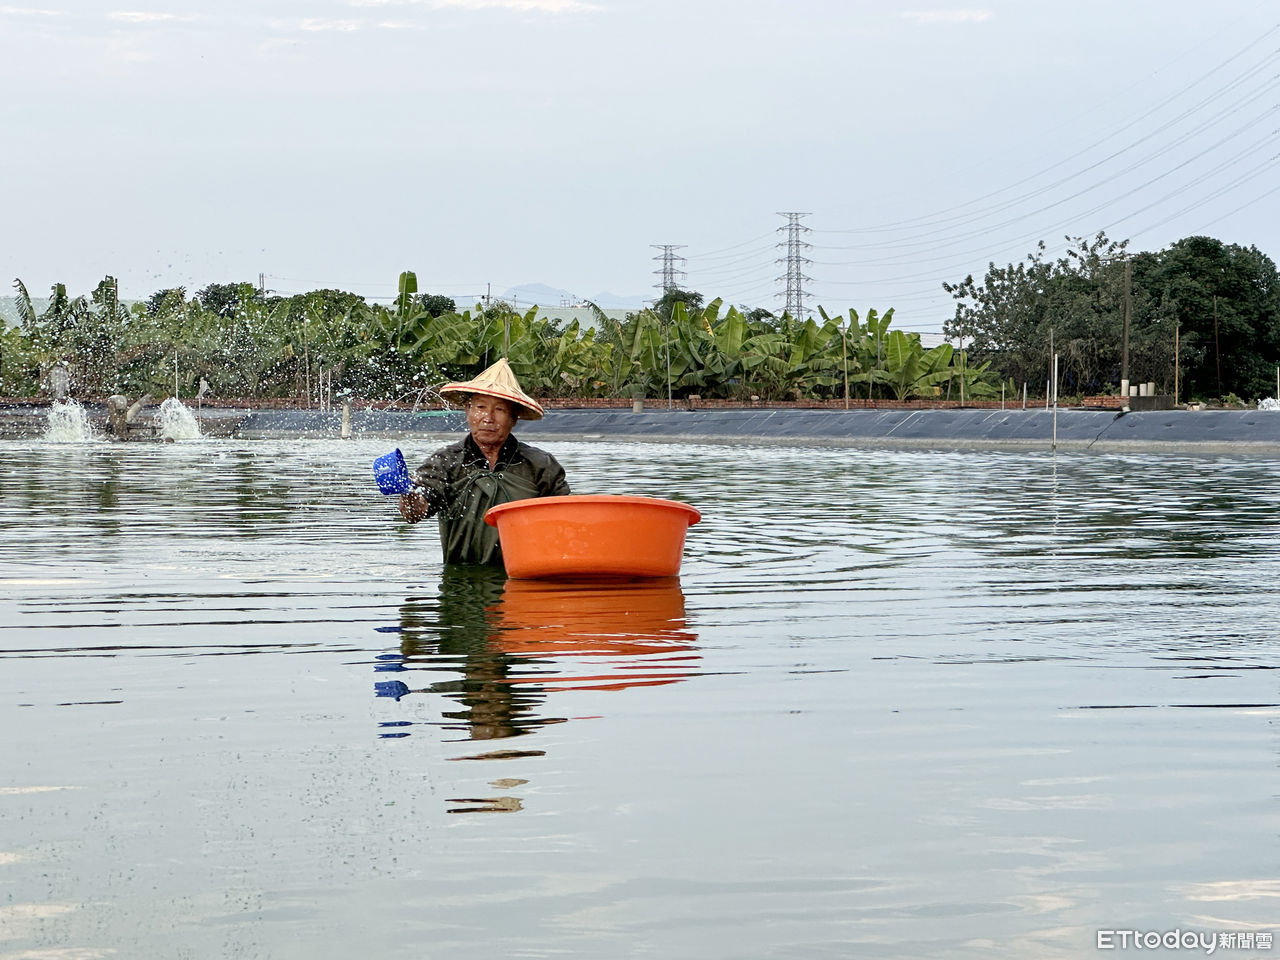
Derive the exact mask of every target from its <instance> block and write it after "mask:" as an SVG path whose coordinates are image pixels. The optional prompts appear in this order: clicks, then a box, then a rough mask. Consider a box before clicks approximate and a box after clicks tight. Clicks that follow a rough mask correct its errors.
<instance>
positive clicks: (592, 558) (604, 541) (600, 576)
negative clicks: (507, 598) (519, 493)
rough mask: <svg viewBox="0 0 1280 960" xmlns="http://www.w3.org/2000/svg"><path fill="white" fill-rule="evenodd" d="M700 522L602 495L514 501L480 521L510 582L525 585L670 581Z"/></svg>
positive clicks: (668, 504) (670, 508)
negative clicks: (498, 546)
mask: <svg viewBox="0 0 1280 960" xmlns="http://www.w3.org/2000/svg"><path fill="white" fill-rule="evenodd" d="M701 519H702V514H700V513H698V511H697V510H695V509H694V508H693V507H691V506H689V505H688V504H687V503H680V502H678V501H676V500H660V499H657V498H656V497H627V496H609V495H603V494H596V495H590V496H569V497H539V498H536V499H532V500H515V501H513V502H511V503H503V504H499V505H498V506H496V507H493V508H492V509H490V510H489V512H488V513H486V514H485V515H484V520H485V523H488V524H489V525H491V526H494V527H497V528H498V539H499V541H501V543H502V559H503V562H504V563H505V564H506V567H507V575H508V576H510V577H515V578H517V579H525V580H542V579H573V580H583V579H588V580H626V579H632V578H638V577H674V576H675V575H676V574H678V573H679V572H680V558H681V555H682V554H683V553H684V535H685V532H686V531H687V530H688V529H689V527H690V525H691V524H695V523H697V522H698V521H699V520H701Z"/></svg>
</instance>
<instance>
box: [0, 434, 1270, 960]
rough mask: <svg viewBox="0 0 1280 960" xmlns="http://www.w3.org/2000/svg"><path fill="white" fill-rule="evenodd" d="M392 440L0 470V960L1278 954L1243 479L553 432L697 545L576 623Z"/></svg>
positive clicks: (1034, 460)
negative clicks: (441, 533)
mask: <svg viewBox="0 0 1280 960" xmlns="http://www.w3.org/2000/svg"><path fill="white" fill-rule="evenodd" d="M418 443H421V444H422V448H421V449H417V448H414V447H413V445H414V444H418ZM392 445H393V443H392V442H390V441H375V440H355V441H351V442H347V443H341V442H338V441H293V442H283V441H279V442H278V441H263V442H256V443H248V442H238V441H195V442H190V443H178V444H165V445H160V444H155V445H151V444H109V443H103V442H98V443H78V444H52V443H40V442H32V443H11V444H7V445H4V446H0V730H2V731H3V736H2V737H0V958H2V960H17V958H41V960H96V958H99V957H130V958H152V957H155V958H249V957H253V958H258V957H262V958H346V957H356V956H378V957H386V958H424V957H425V958H437V957H438V958H448V960H465V958H473V957H474V958H482V957H483V958H491V957H583V958H587V957H592V958H597V957H600V958H602V957H655V958H685V957H689V958H692V957H699V958H708V957H711V958H720V957H723V958H765V957H779V958H781V957H804V958H808V957H886V958H888V957H893V958H915V957H964V958H968V957H973V958H977V957H1011V958H1013V957H1030V958H1037V957H1080V956H1091V955H1093V954H1094V953H1095V951H1096V950H1097V946H1098V936H1099V933H1098V931H1099V930H1103V931H1107V930H1116V931H1135V930H1136V931H1140V932H1161V933H1163V932H1166V931H1174V930H1181V931H1196V932H1202V933H1205V934H1206V935H1212V936H1213V937H1215V938H1216V937H1218V936H1219V935H1222V936H1223V937H1226V936H1230V937H1231V938H1232V940H1231V941H1230V942H1231V944H1232V946H1231V947H1229V948H1228V947H1225V946H1224V947H1223V948H1222V949H1220V950H1219V951H1218V955H1219V956H1223V955H1225V956H1235V957H1240V956H1255V955H1263V956H1265V955H1270V953H1271V951H1270V950H1265V949H1264V948H1262V944H1264V943H1265V942H1266V938H1267V937H1270V936H1273V935H1274V933H1280V879H1277V876H1278V874H1277V864H1278V863H1280V836H1278V833H1280V816H1278V814H1280V776H1278V773H1277V761H1278V760H1280V736H1278V734H1280V728H1278V726H1277V721H1278V719H1280V689H1277V681H1278V679H1280V673H1277V672H1276V668H1277V667H1280V636H1278V632H1280V629H1278V626H1277V625H1278V624H1280V596H1278V594H1277V590H1276V584H1277V582H1280V519H1278V517H1280V493H1278V492H1277V488H1276V476H1277V470H1278V469H1280V463H1278V462H1276V461H1273V460H1262V459H1232V458H1227V457H1217V458H1209V457H1205V458H1195V457H1177V458H1173V457H1158V456H1154V455H1142V456H1119V455H1114V454H1105V455H1104V454H1097V455H1094V454H1080V453H1072V454H1066V455H1063V454H1059V455H1058V456H1057V457H1056V458H1055V457H1054V456H1053V455H1051V454H1049V453H1047V452H1044V453H1039V452H1008V453H1006V452H956V451H951V452H930V451H924V450H870V449H833V448H827V447H818V446H813V447H778V446H749V445H747V446H743V445H738V446H727V445H707V446H699V445H676V444H628V443H606V442H590V441H580V442H569V441H555V442H548V443H543V444H540V445H541V446H544V447H545V448H547V449H549V450H551V451H552V452H553V453H555V454H556V455H557V456H558V457H559V458H560V459H561V461H562V462H563V463H564V465H565V467H566V469H567V470H568V473H569V476H570V479H571V481H572V482H573V484H574V487H575V491H576V492H579V493H635V494H647V495H653V496H663V497H671V498H674V499H678V500H683V501H686V502H688V503H691V504H693V505H694V506H696V507H698V508H699V509H700V510H702V512H703V515H704V520H703V522H702V523H701V524H699V525H698V526H695V527H693V528H692V529H691V530H690V534H689V540H688V543H687V547H686V553H685V563H684V569H683V571H682V575H681V577H680V579H679V580H678V581H658V582H654V583H649V584H640V585H632V586H615V587H609V588H604V589H597V590H581V589H572V588H548V587H544V586H539V585H537V584H529V583H517V582H515V581H508V582H505V583H504V582H503V580H502V578H501V577H496V578H495V577H493V576H484V575H482V574H479V573H476V572H475V571H471V572H467V571H450V572H449V573H447V574H446V573H445V572H443V571H442V569H441V565H440V548H439V542H438V539H437V537H436V531H435V528H434V523H433V522H427V523H424V524H421V525H419V526H417V527H409V526H407V525H405V524H403V523H401V522H400V521H399V519H398V516H397V514H396V512H395V508H394V504H393V503H392V502H391V501H389V500H387V499H384V498H382V497H380V496H379V495H378V493H377V490H376V487H374V485H373V482H372V479H371V475H370V470H369V464H370V462H371V461H372V460H373V458H374V457H375V456H377V455H379V454H381V453H383V452H385V451H386V450H387V449H389V448H390V446H392ZM432 446H434V444H433V443H432V442H430V441H429V440H412V441H405V447H406V449H405V452H406V455H408V456H409V458H410V460H415V459H417V458H419V457H420V456H422V455H423V454H425V453H426V452H428V451H429V450H430V449H431V447H432ZM1243 934H1247V935H1248V936H1249V937H1250V938H1251V939H1250V942H1254V943H1255V946H1257V947H1259V949H1257V950H1248V949H1244V948H1242V947H1241V946H1240V944H1241V943H1243V942H1245V941H1243V940H1241V939H1240V936H1241V935H1243ZM1116 942H1117V943H1118V942H1119V941H1118V940H1117V941H1116ZM1222 942H1223V943H1224V944H1225V943H1226V941H1225V940H1223V941H1222ZM1275 949H1276V950H1280V945H1276V947H1275ZM1129 952H1132V951H1129ZM1195 952H1197V951H1193V950H1189V949H1180V950H1177V951H1175V950H1169V951H1168V952H1167V955H1169V956H1174V955H1182V956H1185V955H1192V954H1194V953H1195ZM1198 952H1201V953H1204V952H1206V951H1204V950H1199V951H1198ZM1157 953H1159V951H1157ZM1148 955H1149V954H1148Z"/></svg>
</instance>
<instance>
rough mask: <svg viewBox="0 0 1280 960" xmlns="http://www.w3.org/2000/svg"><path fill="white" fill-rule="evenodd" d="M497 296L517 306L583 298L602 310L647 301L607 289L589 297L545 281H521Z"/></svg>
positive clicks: (556, 303) (564, 302) (565, 303)
mask: <svg viewBox="0 0 1280 960" xmlns="http://www.w3.org/2000/svg"><path fill="white" fill-rule="evenodd" d="M498 297H499V298H500V299H502V300H506V301H507V302H508V303H511V304H514V305H515V306H517V307H519V306H521V305H524V306H526V307H527V306H532V305H533V304H535V303H536V304H537V305H538V306H540V307H559V306H566V307H567V306H573V305H574V304H578V303H582V301H583V300H590V301H591V302H592V303H594V304H595V305H596V306H597V307H599V308H600V309H602V310H639V309H640V308H641V307H642V306H644V305H645V303H646V302H647V300H646V298H645V297H642V296H639V295H636V296H631V297H628V296H619V295H618V294H616V293H609V292H608V291H604V292H602V293H597V294H596V295H595V296H591V297H583V296H580V295H578V294H576V293H574V292H573V291H571V290H564V289H562V288H560V287H552V286H549V285H547V284H545V283H522V284H520V285H518V286H515V287H509V288H508V289H506V290H504V291H503V292H502V293H500V294H498Z"/></svg>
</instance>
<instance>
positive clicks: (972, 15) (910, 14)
mask: <svg viewBox="0 0 1280 960" xmlns="http://www.w3.org/2000/svg"><path fill="white" fill-rule="evenodd" d="M992 16H993V14H992V13H991V11H990V10H907V11H905V12H904V13H903V14H902V17H903V19H904V20H910V21H911V22H913V23H919V24H934V23H982V22H984V21H986V20H990V19H991V17H992Z"/></svg>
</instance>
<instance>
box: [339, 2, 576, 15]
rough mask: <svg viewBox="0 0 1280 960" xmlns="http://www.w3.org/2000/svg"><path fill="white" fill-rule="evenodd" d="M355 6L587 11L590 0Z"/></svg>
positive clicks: (362, 4)
mask: <svg viewBox="0 0 1280 960" xmlns="http://www.w3.org/2000/svg"><path fill="white" fill-rule="evenodd" d="M347 2H348V3H349V4H350V5H351V6H353V7H390V6H410V5H412V6H423V7H430V8H432V9H433V10H446V9H447V10H514V11H516V12H517V13H549V14H560V13H587V12H591V11H595V10H599V9H600V6H599V5H598V4H595V3H590V2H589V0H347Z"/></svg>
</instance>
